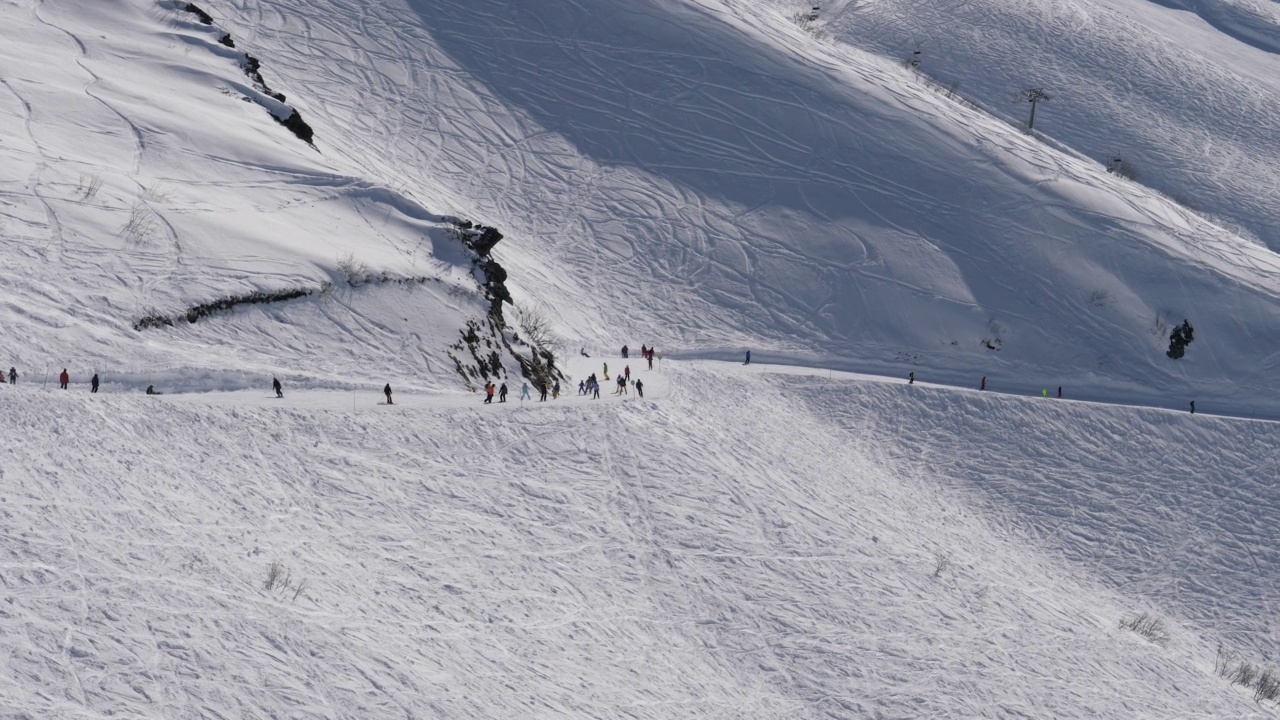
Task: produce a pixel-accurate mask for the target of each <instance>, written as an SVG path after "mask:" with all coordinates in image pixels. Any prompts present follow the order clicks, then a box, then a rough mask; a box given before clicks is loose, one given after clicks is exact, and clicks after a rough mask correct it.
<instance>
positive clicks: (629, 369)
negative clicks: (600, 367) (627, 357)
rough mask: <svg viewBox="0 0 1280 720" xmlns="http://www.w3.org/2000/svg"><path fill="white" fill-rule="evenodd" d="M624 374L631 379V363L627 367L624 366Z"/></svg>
mask: <svg viewBox="0 0 1280 720" xmlns="http://www.w3.org/2000/svg"><path fill="white" fill-rule="evenodd" d="M622 374H623V375H625V376H626V378H627V379H628V380H630V379H631V366H630V365H628V366H626V367H624V368H622Z"/></svg>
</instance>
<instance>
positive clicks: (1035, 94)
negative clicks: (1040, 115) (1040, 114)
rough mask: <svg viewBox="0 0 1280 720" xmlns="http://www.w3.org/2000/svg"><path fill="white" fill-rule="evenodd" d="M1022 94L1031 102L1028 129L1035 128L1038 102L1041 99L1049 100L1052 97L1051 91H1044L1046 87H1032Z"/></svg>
mask: <svg viewBox="0 0 1280 720" xmlns="http://www.w3.org/2000/svg"><path fill="white" fill-rule="evenodd" d="M1020 94H1021V95H1022V96H1023V97H1025V98H1026V99H1027V101H1028V102H1030V103H1031V119H1030V120H1028V121H1027V129H1028V130H1034V129H1035V127H1036V103H1038V102H1040V101H1041V100H1043V101H1045V102H1048V101H1049V100H1050V99H1051V98H1050V97H1049V93H1047V92H1045V91H1044V88H1031V89H1030V90H1023V91H1022V92H1021V93H1020Z"/></svg>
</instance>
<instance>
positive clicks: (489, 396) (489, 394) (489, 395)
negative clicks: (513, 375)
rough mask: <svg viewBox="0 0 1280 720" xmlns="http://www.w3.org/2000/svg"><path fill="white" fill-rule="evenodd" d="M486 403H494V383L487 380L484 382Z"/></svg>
mask: <svg viewBox="0 0 1280 720" xmlns="http://www.w3.org/2000/svg"><path fill="white" fill-rule="evenodd" d="M484 404H485V405H492V404H493V383H491V382H487V383H485V384H484Z"/></svg>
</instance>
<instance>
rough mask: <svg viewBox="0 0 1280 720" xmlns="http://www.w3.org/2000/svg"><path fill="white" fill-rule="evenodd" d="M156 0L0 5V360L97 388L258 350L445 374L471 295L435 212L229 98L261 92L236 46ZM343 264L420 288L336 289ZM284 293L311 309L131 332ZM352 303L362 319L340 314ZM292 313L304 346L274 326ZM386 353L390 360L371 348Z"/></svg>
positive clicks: (336, 365) (225, 366)
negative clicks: (141, 325) (230, 302)
mask: <svg viewBox="0 0 1280 720" xmlns="http://www.w3.org/2000/svg"><path fill="white" fill-rule="evenodd" d="M171 6H172V4H171V3H164V4H160V5H155V4H151V3H142V2H125V1H115V2H100V3H88V4H80V3H6V4H4V5H0V15H2V16H0V25H3V26H4V28H5V39H6V42H5V43H4V46H3V48H0V77H2V78H3V80H2V83H3V87H0V135H2V136H3V145H0V152H3V153H4V157H5V162H3V163H0V165H3V168H4V169H3V171H2V172H3V173H4V175H3V178H2V179H0V180H2V181H0V224H2V225H0V232H3V236H4V242H5V259H6V262H5V263H4V264H3V266H0V281H2V282H3V286H4V292H5V297H4V302H3V303H0V316H2V322H0V328H3V329H2V330H0V337H2V338H3V341H4V342H3V344H4V347H5V349H6V351H8V352H9V353H10V355H9V357H8V358H7V359H6V360H7V363H12V364H15V365H17V366H19V367H20V372H22V373H24V374H27V373H30V375H29V376H28V379H35V378H39V377H40V376H41V375H42V374H43V373H45V372H48V371H50V370H52V372H54V373H55V374H56V372H57V371H58V370H59V369H60V368H61V367H64V366H70V368H71V370H72V372H73V373H74V374H77V375H78V376H81V377H84V376H87V375H88V374H89V373H91V372H93V371H105V370H110V371H112V372H113V373H114V375H115V379H117V380H120V379H123V376H125V375H127V374H140V373H152V374H154V373H159V372H164V371H165V370H166V369H169V368H179V367H181V368H186V369H187V370H188V371H190V372H188V374H189V375H191V374H192V373H197V374H204V373H208V372H214V373H217V372H222V371H243V370H245V367H244V366H245V364H246V363H253V362H255V361H256V360H258V359H261V360H262V363H263V367H261V368H260V369H258V370H259V373H261V372H265V373H267V374H270V373H271V372H272V371H273V370H275V371H280V370H282V369H284V368H287V369H288V370H289V371H292V372H301V373H319V372H321V371H323V372H325V373H326V374H328V376H329V377H331V378H337V377H343V376H346V377H350V376H351V375H352V373H353V371H354V370H355V368H357V367H363V368H365V370H366V371H369V372H371V373H375V377H388V376H387V375H385V373H386V372H387V371H388V370H393V369H394V371H395V374H393V375H390V376H389V377H394V378H402V379H407V378H410V377H413V376H414V375H417V374H421V375H428V376H429V377H422V378H420V384H421V385H423V386H429V385H433V384H440V383H444V382H449V381H448V380H447V379H446V378H445V377H444V374H443V373H439V374H436V373H423V372H422V370H423V362H421V361H420V360H419V358H420V357H422V356H426V357H429V358H434V362H435V363H436V364H437V365H438V366H444V365H445V364H446V363H447V364H448V365H449V366H450V367H452V363H451V362H448V361H447V359H446V357H445V355H446V344H447V343H448V342H452V341H453V340H454V339H456V338H457V332H458V330H459V329H460V328H462V327H463V325H464V323H465V321H466V319H467V318H470V317H482V316H483V315H484V314H485V312H486V310H487V307H488V305H487V303H486V302H485V300H484V298H483V297H482V295H481V293H480V292H479V289H478V288H477V286H476V281H475V279H473V277H472V270H471V267H470V265H471V260H470V258H469V257H467V256H466V254H465V252H464V251H463V248H462V247H461V245H460V243H459V242H458V241H457V240H456V239H454V238H453V237H451V236H450V235H449V232H448V231H449V230H450V229H451V225H450V224H449V223H448V222H446V218H444V217H442V216H439V215H434V214H432V213H431V212H429V211H427V210H426V209H425V208H423V207H422V206H420V205H418V204H417V203H415V202H414V201H412V200H410V199H408V198H407V197H406V196H405V195H404V194H403V193H398V192H395V191H393V190H390V189H388V188H385V187H382V186H379V185H377V184H374V183H370V182H368V181H366V180H363V179H360V178H358V177H355V176H351V175H344V174H342V173H340V172H338V171H337V168H335V166H334V164H333V163H331V162H329V161H328V160H327V159H326V158H325V156H324V155H323V149H324V142H325V138H324V137H323V136H321V137H319V138H317V142H318V144H319V145H318V147H319V150H317V149H316V148H313V147H309V146H308V145H307V144H305V143H303V142H301V141H300V140H298V139H297V138H295V137H294V136H293V135H291V134H290V133H289V131H288V130H286V129H285V128H283V127H281V126H280V125H279V124H277V123H276V122H274V121H273V119H272V116H271V114H270V113H268V112H267V111H266V110H265V109H264V108H263V107H261V106H260V105H259V104H258V103H257V102H250V101H248V99H250V98H258V99H259V100H261V99H263V98H265V97H266V96H265V95H264V94H263V93H261V92H259V91H257V90H255V89H254V88H253V87H252V86H251V84H252V83H251V81H250V79H249V78H247V77H246V76H245V73H244V72H243V71H242V69H241V67H240V65H241V64H242V63H244V62H245V56H244V55H243V53H242V51H240V50H233V49H231V48H227V47H225V46H223V45H222V44H220V43H219V42H218V38H219V37H220V36H221V35H222V34H223V32H222V31H221V30H220V29H219V28H216V27H211V26H206V25H204V24H201V23H200V21H199V19H198V17H197V16H196V15H194V14H192V13H187V12H182V11H180V10H176V9H173V7H171ZM233 42H234V41H233ZM265 72H267V73H268V74H269V73H270V69H269V68H265ZM275 85H276V86H277V89H278V88H279V87H283V86H282V85H281V84H280V83H278V82H276V83H275ZM264 102H272V103H274V102H276V101H275V100H273V99H271V98H266V101H264ZM277 104H278V103H277ZM344 259H350V260H351V261H354V262H353V264H354V265H356V266H359V265H363V266H365V267H366V268H367V270H368V273H369V274H371V275H374V276H381V275H383V274H385V275H386V277H388V278H391V279H393V280H394V279H414V280H416V281H420V282H412V283H409V285H410V286H413V287H419V288H422V289H423V290H424V291H423V292H410V291H406V290H405V289H404V288H403V287H400V286H396V285H394V284H392V285H390V286H388V287H397V288H399V289H400V292H398V293H394V294H391V293H387V292H379V291H378V290H376V289H374V290H368V289H365V290H359V291H356V290H352V289H350V288H348V287H347V286H346V284H345V282H344V278H345V277H346V276H347V274H348V271H349V269H350V267H351V266H350V265H349V266H348V267H347V269H346V270H344V269H343V267H342V265H343V260H344ZM424 282H425V283H427V284H429V285H430V286H431V287H430V288H426V287H425V286H423V283H424ZM330 284H332V285H333V286H334V288H335V289H334V291H333V292H332V293H325V294H323V295H322V294H321V293H320V292H319V291H320V290H322V289H323V288H324V287H326V286H327V285H330ZM290 290H303V291H310V292H313V293H315V297H313V298H312V299H310V300H309V301H295V302H294V303H293V305H294V306H298V305H303V306H305V305H307V304H308V303H310V304H312V305H315V304H318V305H319V306H320V311H319V312H313V311H309V310H307V309H305V307H280V306H271V308H270V309H268V310H259V311H257V312H250V313H249V314H247V315H246V316H244V317H243V318H241V320H240V321H235V320H230V321H226V322H222V323H218V322H217V321H216V320H211V321H208V322H209V323H210V324H209V325H204V326H202V325H195V326H188V325H187V323H185V322H181V323H179V327H177V328H163V329H157V330H144V331H143V332H141V333H140V332H139V331H137V330H136V329H135V328H134V325H135V323H136V322H137V321H138V320H140V319H142V318H144V317H148V316H152V315H159V316H163V317H177V316H181V315H182V314H183V313H185V312H186V311H187V309H188V308H191V307H193V306H196V305H200V304H202V303H208V302H211V301H216V300H220V299H222V298H225V297H229V296H243V295H248V294H251V293H254V292H267V293H271V292H279V291H290ZM391 295H394V297H392V296H391ZM361 308H363V310H362V309H361ZM370 308H376V310H375V311H373V315H375V317H371V318H369V317H366V318H364V319H365V321H364V322H362V318H361V316H362V314H363V315H365V316H368V315H369V313H370ZM264 314H265V315H264ZM300 316H305V317H306V318H307V321H306V322H305V323H304V324H305V325H306V330H305V334H306V336H308V337H307V338H305V339H299V338H296V337H292V335H293V333H292V332H291V327H290V325H291V324H297V323H298V322H299V321H298V318H299V317H300ZM409 317H413V319H414V322H413V326H412V327H409V328H405V329H404V331H403V332H401V331H400V328H399V326H400V325H402V324H403V323H404V322H407V321H408V320H409ZM264 318H265V319H264ZM393 328H394V329H393ZM384 330H385V332H384ZM393 334H394V335H395V337H390V336H391V335H393ZM414 336H417V337H418V338H419V339H421V338H422V337H423V336H428V338H427V340H426V341H422V342H418V341H413V340H412V338H413V337H414ZM357 344H358V345H359V346H360V348H361V349H360V352H359V353H358V354H359V355H360V356H361V357H359V358H358V359H356V360H354V361H353V362H352V363H351V364H344V363H343V361H342V358H343V357H345V356H346V355H349V354H350V353H343V352H342V348H344V347H347V348H350V347H352V346H354V345H357ZM387 346H390V347H391V348H392V350H391V351H390V352H394V353H395V354H396V355H397V356H398V357H397V358H396V362H395V365H396V367H391V366H390V365H389V364H380V363H378V362H377V361H376V360H375V356H376V355H377V354H378V353H379V351H378V350H377V348H378V347H387ZM406 349H408V352H406ZM370 363H373V364H372V365H371V364H370ZM7 366H8V365H6V367H7ZM258 377H260V374H259V375H258ZM456 382H457V380H456V377H455V378H454V380H453V381H452V382H449V385H450V386H454V384H455V383H456Z"/></svg>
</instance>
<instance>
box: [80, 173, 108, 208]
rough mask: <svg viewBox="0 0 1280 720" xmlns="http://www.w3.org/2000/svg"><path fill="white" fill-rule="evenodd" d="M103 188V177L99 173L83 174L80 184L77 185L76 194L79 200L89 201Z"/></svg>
mask: <svg viewBox="0 0 1280 720" xmlns="http://www.w3.org/2000/svg"><path fill="white" fill-rule="evenodd" d="M101 189H102V178H100V177H98V176H97V175H81V176H80V184H79V185H77V186H76V189H75V193H74V196H75V199H76V201H77V202H82V203H83V202H89V201H90V200H92V199H93V198H94V197H95V196H97V194H98V191H99V190H101Z"/></svg>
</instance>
